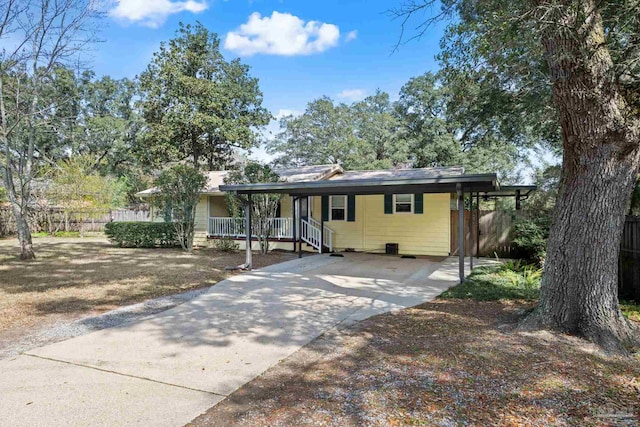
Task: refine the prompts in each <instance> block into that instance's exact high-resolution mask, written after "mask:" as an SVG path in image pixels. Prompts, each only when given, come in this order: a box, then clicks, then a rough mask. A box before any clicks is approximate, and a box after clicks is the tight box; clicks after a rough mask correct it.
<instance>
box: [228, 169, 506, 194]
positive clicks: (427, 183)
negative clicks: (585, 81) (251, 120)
mask: <svg viewBox="0 0 640 427" xmlns="http://www.w3.org/2000/svg"><path fill="white" fill-rule="evenodd" d="M457 184H461V185H462V186H463V188H464V190H465V191H492V190H496V189H497V188H499V185H498V179H497V176H496V174H478V175H458V176H440V177H434V178H422V179H393V180H385V179H367V180H341V181H316V182H296V183H266V184H240V185H222V186H220V190H221V191H225V192H232V193H236V194H264V193H286V194H291V195H327V194H363V195H364V194H393V193H398V192H401V191H405V192H412V190H421V191H423V192H425V193H450V192H455V191H456V186H457Z"/></svg>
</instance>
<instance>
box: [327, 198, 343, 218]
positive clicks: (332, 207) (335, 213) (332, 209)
mask: <svg viewBox="0 0 640 427" xmlns="http://www.w3.org/2000/svg"><path fill="white" fill-rule="evenodd" d="M329 214H330V215H329V221H345V220H346V219H347V196H331V197H329Z"/></svg>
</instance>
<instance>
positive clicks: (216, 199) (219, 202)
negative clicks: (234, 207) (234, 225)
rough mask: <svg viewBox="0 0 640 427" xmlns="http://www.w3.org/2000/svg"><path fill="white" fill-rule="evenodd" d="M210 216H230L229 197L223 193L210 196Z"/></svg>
mask: <svg viewBox="0 0 640 427" xmlns="http://www.w3.org/2000/svg"><path fill="white" fill-rule="evenodd" d="M209 216H217V217H228V216H229V209H228V208H227V198H226V197H225V196H224V195H223V194H220V195H215V196H209Z"/></svg>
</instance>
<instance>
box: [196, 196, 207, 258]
mask: <svg viewBox="0 0 640 427" xmlns="http://www.w3.org/2000/svg"><path fill="white" fill-rule="evenodd" d="M208 204H209V201H208V196H202V197H200V200H199V201H198V204H197V205H196V222H195V236H194V239H193V242H194V244H195V245H197V246H204V245H205V244H206V242H207V228H208V223H209V206H208Z"/></svg>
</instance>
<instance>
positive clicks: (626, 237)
mask: <svg viewBox="0 0 640 427" xmlns="http://www.w3.org/2000/svg"><path fill="white" fill-rule="evenodd" d="M618 266H619V268H618V293H619V296H620V298H621V299H629V300H634V301H636V302H639V303H640V217H633V216H629V217H627V220H626V221H625V224H624V230H623V232H622V240H621V243H620V258H619V264H618Z"/></svg>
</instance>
